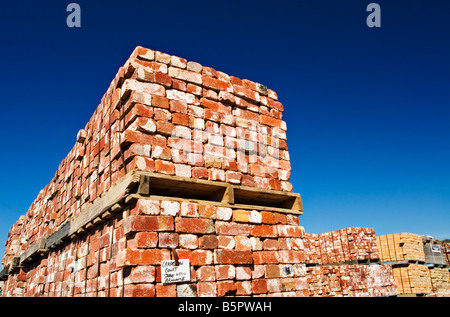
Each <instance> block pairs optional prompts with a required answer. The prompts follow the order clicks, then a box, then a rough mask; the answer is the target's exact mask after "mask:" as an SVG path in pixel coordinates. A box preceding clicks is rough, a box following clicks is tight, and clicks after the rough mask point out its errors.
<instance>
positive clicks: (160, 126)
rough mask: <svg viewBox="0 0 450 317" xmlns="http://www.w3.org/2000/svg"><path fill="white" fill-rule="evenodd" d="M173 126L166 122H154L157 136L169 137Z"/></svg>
mask: <svg viewBox="0 0 450 317" xmlns="http://www.w3.org/2000/svg"><path fill="white" fill-rule="evenodd" d="M173 129H174V125H173V123H171V122H168V121H156V131H157V132H158V133H159V134H162V135H165V136H171V135H172V133H173Z"/></svg>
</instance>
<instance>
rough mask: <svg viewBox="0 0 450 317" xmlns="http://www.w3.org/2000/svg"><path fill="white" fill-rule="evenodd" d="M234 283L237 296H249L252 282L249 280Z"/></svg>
mask: <svg viewBox="0 0 450 317" xmlns="http://www.w3.org/2000/svg"><path fill="white" fill-rule="evenodd" d="M235 285H236V290H237V292H236V295H237V296H249V295H251V294H252V283H251V281H242V282H235Z"/></svg>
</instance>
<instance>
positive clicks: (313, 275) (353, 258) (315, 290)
mask: <svg viewBox="0 0 450 317" xmlns="http://www.w3.org/2000/svg"><path fill="white" fill-rule="evenodd" d="M303 242H304V248H305V262H306V264H307V267H306V271H307V278H308V296H310V297H316V296H326V297H339V296H349V297H350V296H351V297H367V296H392V295H396V294H397V291H396V286H395V283H394V278H393V273H392V267H391V265H389V264H378V263H377V262H378V258H379V255H378V248H377V245H376V239H375V231H374V230H373V229H372V228H361V227H350V228H345V229H340V230H335V231H331V232H325V233H321V234H313V233H305V238H304V239H303ZM358 263H364V264H358ZM369 263H371V264H370V265H366V264H369ZM331 264H333V265H331Z"/></svg>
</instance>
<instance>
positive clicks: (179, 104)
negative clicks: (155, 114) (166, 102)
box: [170, 99, 187, 114]
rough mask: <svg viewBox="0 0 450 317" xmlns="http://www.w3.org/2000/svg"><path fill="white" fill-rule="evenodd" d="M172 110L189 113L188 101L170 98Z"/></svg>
mask: <svg viewBox="0 0 450 317" xmlns="http://www.w3.org/2000/svg"><path fill="white" fill-rule="evenodd" d="M170 111H171V112H172V114H173V112H179V113H184V114H187V103H186V102H184V101H180V100H176V99H174V100H170Z"/></svg>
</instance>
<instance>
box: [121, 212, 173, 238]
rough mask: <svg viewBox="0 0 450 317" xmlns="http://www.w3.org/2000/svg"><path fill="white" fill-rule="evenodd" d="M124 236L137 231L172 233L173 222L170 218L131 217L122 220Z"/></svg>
mask: <svg viewBox="0 0 450 317" xmlns="http://www.w3.org/2000/svg"><path fill="white" fill-rule="evenodd" d="M123 228H124V234H125V235H128V234H130V233H133V232H139V231H172V230H173V229H174V222H173V217H172V216H138V215H132V216H128V217H127V218H125V219H124V222H123Z"/></svg>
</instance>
